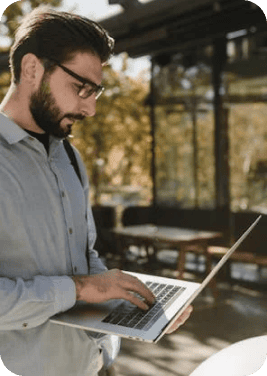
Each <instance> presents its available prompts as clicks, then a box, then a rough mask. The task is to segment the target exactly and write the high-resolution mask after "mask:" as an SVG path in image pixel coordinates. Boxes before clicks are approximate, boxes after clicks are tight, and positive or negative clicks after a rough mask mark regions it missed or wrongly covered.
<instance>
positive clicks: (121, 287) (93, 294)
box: [72, 269, 155, 310]
mask: <svg viewBox="0 0 267 376" xmlns="http://www.w3.org/2000/svg"><path fill="white" fill-rule="evenodd" d="M72 279H73V281H74V283H75V286H76V299H77V300H83V301H85V302H87V303H102V302H106V301H108V300H110V299H126V300H129V301H130V302H131V303H133V304H135V305H136V306H137V307H139V308H141V309H143V310H147V309H149V306H150V305H152V304H153V303H154V301H155V297H154V295H153V293H152V292H151V291H150V290H149V289H148V288H147V287H146V285H145V284H144V283H143V282H141V281H140V280H139V279H138V278H136V277H133V276H131V275H129V274H126V273H123V272H122V271H120V270H118V269H112V270H109V271H107V272H104V273H101V274H95V275H89V276H88V275H86V276H79V275H77V276H72ZM134 293H137V294H139V295H141V297H137V296H136V295H134ZM142 297H143V299H144V300H142Z"/></svg>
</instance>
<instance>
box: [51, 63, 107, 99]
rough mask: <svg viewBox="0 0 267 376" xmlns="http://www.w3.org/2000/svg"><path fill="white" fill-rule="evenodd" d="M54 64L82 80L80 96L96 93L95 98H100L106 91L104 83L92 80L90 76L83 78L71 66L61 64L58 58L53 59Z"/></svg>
mask: <svg viewBox="0 0 267 376" xmlns="http://www.w3.org/2000/svg"><path fill="white" fill-rule="evenodd" d="M51 62H53V63H54V64H56V65H57V66H58V67H59V68H61V69H63V70H64V72H66V73H67V74H69V75H70V76H72V77H73V78H75V79H76V80H78V81H80V82H81V83H82V84H83V86H82V87H81V88H80V89H79V91H78V95H79V97H81V98H83V99H87V98H89V97H90V96H91V95H92V94H94V93H95V99H98V98H99V97H100V95H101V94H102V93H103V91H104V89H105V88H104V87H103V86H102V85H97V84H95V83H94V82H92V81H90V80H89V79H88V78H83V77H81V76H79V75H78V74H77V73H75V72H73V71H72V70H70V69H69V68H66V67H64V65H61V64H60V63H59V62H57V61H56V60H51Z"/></svg>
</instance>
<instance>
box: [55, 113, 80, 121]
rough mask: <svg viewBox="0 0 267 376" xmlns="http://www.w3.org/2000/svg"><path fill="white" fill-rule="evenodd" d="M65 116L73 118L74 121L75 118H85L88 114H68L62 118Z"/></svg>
mask: <svg viewBox="0 0 267 376" xmlns="http://www.w3.org/2000/svg"><path fill="white" fill-rule="evenodd" d="M65 118H67V119H69V120H72V121H75V120H84V119H85V118H86V116H85V115H82V114H66V115H64V116H63V117H62V119H61V120H63V119H65Z"/></svg>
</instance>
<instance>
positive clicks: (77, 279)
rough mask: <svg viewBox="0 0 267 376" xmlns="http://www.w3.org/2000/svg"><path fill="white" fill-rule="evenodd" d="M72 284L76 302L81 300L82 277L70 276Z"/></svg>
mask: <svg viewBox="0 0 267 376" xmlns="http://www.w3.org/2000/svg"><path fill="white" fill-rule="evenodd" d="M71 278H72V280H73V282H74V283H75V288H76V300H82V298H81V296H82V289H83V286H84V279H85V277H84V276H81V275H73V276H71Z"/></svg>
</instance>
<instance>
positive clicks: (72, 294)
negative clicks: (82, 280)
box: [51, 276, 76, 313]
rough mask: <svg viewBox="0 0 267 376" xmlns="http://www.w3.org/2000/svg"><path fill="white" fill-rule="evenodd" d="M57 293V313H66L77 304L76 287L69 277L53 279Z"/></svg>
mask: <svg viewBox="0 0 267 376" xmlns="http://www.w3.org/2000/svg"><path fill="white" fill-rule="evenodd" d="M51 279H52V283H53V285H54V292H55V310H56V312H55V313H59V312H64V311H67V310H68V309H70V308H71V307H73V306H74V305H75V303H76V287H75V283H74V281H73V280H72V278H70V277H67V276H62V277H51Z"/></svg>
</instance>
